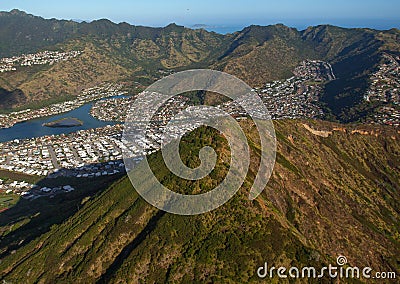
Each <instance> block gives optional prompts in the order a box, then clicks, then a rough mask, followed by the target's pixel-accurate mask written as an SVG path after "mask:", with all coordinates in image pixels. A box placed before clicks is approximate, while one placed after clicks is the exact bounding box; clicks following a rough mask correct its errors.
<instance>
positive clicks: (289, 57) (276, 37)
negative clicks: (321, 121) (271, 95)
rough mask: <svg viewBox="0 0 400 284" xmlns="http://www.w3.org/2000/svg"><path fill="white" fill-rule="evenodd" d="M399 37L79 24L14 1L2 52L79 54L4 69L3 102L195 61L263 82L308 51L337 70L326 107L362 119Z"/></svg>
mask: <svg viewBox="0 0 400 284" xmlns="http://www.w3.org/2000/svg"><path fill="white" fill-rule="evenodd" d="M399 38H400V32H399V30H397V29H392V30H389V31H377V30H371V29H345V28H340V27H335V26H329V25H324V26H316V27H309V28H307V29H306V30H304V31H298V30H296V29H294V28H289V27H286V26H284V25H280V24H279V25H273V26H249V27H247V28H245V29H243V30H242V31H240V32H237V33H234V34H228V35H221V34H217V33H214V32H208V31H205V30H202V29H198V30H192V29H188V28H185V27H182V26H177V25H175V24H170V25H168V26H166V27H163V28H150V27H142V26H132V25H129V24H127V23H120V24H115V23H112V22H111V21H109V20H97V21H93V22H91V23H86V22H83V23H76V22H73V21H59V20H56V19H51V20H47V19H43V18H40V17H35V16H32V15H29V14H26V13H24V12H21V11H18V10H13V11H11V12H1V13H0V57H10V56H14V55H20V54H22V53H35V52H38V51H44V50H56V51H65V52H68V51H72V50H79V51H83V54H81V55H80V56H77V57H76V58H73V59H71V60H68V61H63V62H59V63H57V64H54V65H51V66H49V65H40V66H39V65H38V66H34V67H23V68H18V69H17V71H13V72H5V73H1V74H0V88H1V89H0V90H1V91H0V111H4V110H8V111H10V110H11V109H14V108H21V107H24V106H26V105H29V106H30V107H35V106H40V105H43V104H47V103H48V102H52V101H54V99H57V100H66V99H68V98H71V96H75V95H77V94H79V93H80V92H81V91H82V90H83V89H85V88H88V87H93V86H94V85H96V84H98V83H100V82H124V83H127V82H129V83H133V82H139V83H141V84H142V85H143V86H147V85H149V84H150V83H152V82H153V81H154V80H156V79H159V78H160V77H162V76H164V75H165V74H168V73H169V72H171V70H172V71H180V70H185V69H192V68H212V69H217V70H222V71H225V72H228V73H230V74H233V75H236V76H237V77H239V78H241V79H243V80H244V81H246V82H247V83H248V84H250V85H251V86H253V87H262V86H264V84H265V83H266V82H268V81H271V80H277V79H285V78H289V77H291V76H292V75H293V74H292V72H293V69H294V68H295V67H296V66H297V65H298V64H299V63H300V62H301V61H302V60H305V59H318V60H324V61H328V62H330V63H331V64H332V67H333V71H334V72H335V74H336V79H335V80H333V81H331V82H328V83H327V84H326V86H324V92H323V94H322V96H321V102H322V103H323V104H324V105H325V108H326V110H327V112H329V113H331V114H332V117H333V118H334V119H336V120H339V121H342V122H352V121H358V120H362V119H363V118H365V117H366V116H367V115H368V113H370V112H373V111H374V110H375V106H371V105H369V104H365V102H364V101H363V96H364V95H365V93H366V91H367V89H368V86H369V85H370V83H371V82H370V79H369V78H370V75H371V73H372V72H374V71H375V70H376V69H377V66H378V64H380V63H381V61H382V54H383V53H384V52H386V53H389V54H392V55H399V54H400V44H399ZM127 85H128V86H129V84H127ZM131 91H132V92H133V91H134V89H131Z"/></svg>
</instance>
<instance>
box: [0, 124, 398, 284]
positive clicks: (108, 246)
mask: <svg viewBox="0 0 400 284" xmlns="http://www.w3.org/2000/svg"><path fill="white" fill-rule="evenodd" d="M242 123H243V124H242V125H243V128H244V129H246V133H247V135H248V138H249V139H250V141H251V143H250V145H251V148H252V163H251V167H250V171H249V174H248V179H247V181H246V182H245V183H244V185H243V187H242V189H241V190H240V191H239V193H238V194H237V195H236V196H235V197H234V198H232V200H230V201H229V202H228V203H227V204H225V205H224V206H222V207H220V208H218V209H216V210H214V211H212V212H209V213H206V214H203V215H199V216H188V217H183V216H176V215H171V214H166V213H163V212H160V211H157V210H156V209H155V208H153V207H152V206H150V205H148V204H147V203H145V202H144V201H143V200H142V199H141V198H139V197H138V196H137V194H136V193H135V191H134V189H133V188H132V187H131V185H130V183H129V180H128V179H127V178H124V179H122V180H120V181H118V182H116V183H115V184H114V185H113V186H111V187H110V188H109V189H107V190H106V191H104V192H103V193H101V194H99V195H98V196H96V197H94V198H92V199H91V200H89V201H87V202H86V203H85V205H84V206H83V208H81V209H80V210H79V211H78V212H77V213H76V214H75V215H74V216H72V217H71V218H69V219H68V220H67V221H65V222H64V223H63V224H61V225H56V226H53V227H52V229H51V230H50V231H49V232H48V233H45V234H43V235H42V236H40V237H39V238H37V239H36V240H34V241H32V242H30V243H28V244H22V245H20V248H19V249H17V250H16V252H15V253H13V254H9V255H8V256H7V257H5V258H4V259H3V260H2V262H1V263H0V268H1V270H0V271H1V274H0V275H1V278H2V279H3V280H5V281H7V282H21V281H22V282H28V283H31V282H39V283H54V282H56V281H59V282H65V283H67V282H85V283H90V282H94V281H98V283H105V282H111V283H121V282H125V281H126V280H127V279H132V281H133V282H137V283H143V282H150V283H153V282H156V283H160V282H166V281H173V282H179V283H188V282H200V281H205V280H207V281H217V282H240V283H249V282H258V281H259V279H258V278H257V275H256V269H257V267H259V266H260V265H262V264H263V263H264V262H265V261H268V263H269V264H271V265H272V264H274V265H275V266H278V265H284V266H287V267H289V266H298V267H301V266H311V265H313V266H316V267H321V266H323V265H328V264H329V263H330V264H335V262H336V257H337V256H338V255H339V254H342V255H345V256H346V257H347V258H348V260H349V263H350V264H351V265H358V266H360V267H364V266H371V267H373V269H374V271H379V270H380V271H397V272H398V271H399V268H400V267H399V259H398V255H399V253H400V239H399V230H400V227H399V218H400V208H399V204H400V203H399V201H400V195H399V189H400V188H399V184H400V167H399V164H398V160H399V158H400V144H399V139H400V133H399V132H396V131H394V130H393V129H391V128H385V127H364V126H358V127H350V126H346V128H347V129H346V128H345V127H344V126H342V125H337V124H332V123H326V122H317V121H279V122H276V123H275V126H276V132H277V137H278V154H277V163H276V166H275V169H274V173H273V176H272V178H271V180H270V182H269V183H268V186H267V187H266V189H265V190H264V192H263V193H262V195H261V196H260V197H259V198H257V199H256V200H255V201H249V200H248V198H247V193H248V190H249V188H250V185H251V180H252V178H254V176H255V173H256V171H257V164H258V162H257V161H258V160H259V156H258V154H257V153H258V152H259V150H258V149H259V146H258V145H259V143H258V139H257V135H256V133H255V130H254V127H253V126H252V124H251V123H249V122H248V121H244V122H242ZM184 141H186V142H184V143H183V144H182V145H183V147H182V148H181V156H182V159H183V161H184V162H185V163H186V164H188V165H190V166H192V167H194V166H196V165H197V164H198V162H199V160H198V158H197V154H198V150H199V149H200V148H201V147H202V146H205V145H209V146H212V147H213V148H215V149H216V150H217V153H218V161H219V162H218V166H217V168H216V169H215V170H214V171H213V173H211V175H210V176H209V177H206V178H204V179H202V180H201V181H197V182H188V181H182V180H180V179H178V178H176V177H174V176H173V175H171V174H170V173H169V172H168V171H167V170H166V168H165V165H163V163H162V162H160V161H161V158H162V157H161V155H160V153H156V154H153V155H152V156H151V157H150V164H151V165H152V167H153V171H154V172H155V173H156V175H157V177H158V178H159V180H160V181H162V182H163V183H164V184H165V185H167V186H168V187H169V188H171V189H172V190H180V191H182V190H184V191H185V192H199V190H200V191H203V190H209V189H211V188H213V187H214V186H215V185H216V184H218V183H219V182H220V181H221V180H222V179H223V178H224V174H225V173H226V171H227V169H228V166H229V165H227V164H226V163H225V162H224V161H226V159H227V158H228V157H229V154H228V152H227V150H228V149H227V144H226V141H225V140H224V139H223V138H222V137H221V136H219V135H218V134H217V133H216V132H215V131H213V130H210V129H208V128H201V129H199V130H196V131H195V132H194V133H192V134H190V135H189V136H187V137H186V138H185V140H184ZM18 241H19V240H18V239H15V240H14V242H15V243H18ZM278 280H279V279H274V281H276V282H278ZM325 280H326V282H329V280H327V279H325ZM325 280H324V281H325ZM303 282H304V283H309V282H308V280H307V279H304V281H303ZM316 282H317V280H316V281H315V283H316Z"/></svg>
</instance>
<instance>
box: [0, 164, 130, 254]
mask: <svg viewBox="0 0 400 284" xmlns="http://www.w3.org/2000/svg"><path fill="white" fill-rule="evenodd" d="M96 165H97V166H99V165H101V164H96ZM96 165H86V166H85V167H89V166H90V167H92V166H96ZM103 165H104V164H103ZM82 168H83V167H82ZM82 168H81V169H61V170H60V171H59V172H58V173H57V175H56V176H54V175H51V176H48V177H46V178H44V179H42V180H40V181H39V182H37V183H36V185H37V189H35V190H31V192H36V194H35V198H31V199H26V198H20V200H19V201H18V202H17V204H15V205H14V206H13V207H11V208H9V209H7V210H5V211H3V212H1V213H0V235H1V237H0V259H1V258H3V257H5V256H7V255H9V254H11V253H13V251H14V250H17V249H19V248H20V247H23V246H25V245H26V244H28V243H29V242H30V241H32V240H34V239H35V238H37V237H38V236H40V235H42V234H44V233H46V232H48V231H49V230H50V228H51V226H53V225H55V224H61V223H62V222H64V221H65V220H67V219H68V218H69V217H71V216H72V215H74V214H75V213H76V212H77V211H78V210H79V209H80V208H81V207H82V206H83V204H84V203H85V202H86V201H88V200H89V199H90V198H91V197H92V196H94V195H96V194H98V193H100V192H102V191H104V190H105V189H107V188H108V187H109V186H110V185H111V184H112V183H114V182H115V181H116V180H118V179H120V178H121V177H123V176H124V173H116V174H113V175H99V176H96V175H94V176H93V177H80V178H77V177H73V176H67V177H64V176H61V174H62V173H75V174H76V172H77V171H79V170H82ZM65 185H70V186H71V187H73V188H74V189H75V190H73V191H71V192H66V191H64V190H63V189H62V186H65ZM60 186H61V188H60ZM45 187H47V188H53V189H55V190H53V191H51V192H48V193H45V192H42V191H40V190H39V189H40V188H45ZM37 196H40V197H37Z"/></svg>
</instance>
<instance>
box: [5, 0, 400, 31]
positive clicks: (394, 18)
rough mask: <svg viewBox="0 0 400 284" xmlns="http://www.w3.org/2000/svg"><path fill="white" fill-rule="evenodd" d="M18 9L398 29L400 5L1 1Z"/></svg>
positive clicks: (132, 18)
mask: <svg viewBox="0 0 400 284" xmlns="http://www.w3.org/2000/svg"><path fill="white" fill-rule="evenodd" d="M15 8H16V9H19V10H22V11H25V12H28V13H30V14H34V15H37V16H42V17H44V18H57V19H76V20H86V21H91V20H95V19H102V18H107V19H110V20H112V21H113V22H116V23H119V22H128V23H130V24H135V25H146V26H165V25H167V24H169V23H177V24H180V25H185V26H192V25H195V24H205V25H210V26H216V27H244V26H247V25H250V24H259V25H268V24H276V23H283V24H286V25H288V26H292V27H296V28H299V29H303V28H306V27H307V26H310V25H317V24H333V25H339V26H344V27H370V28H377V29H388V28H392V27H396V28H400V16H399V15H400V1H399V0H380V1H377V0H335V1H329V0H328V1H326V0H274V1H266V0H196V1H194V0H181V1H178V0H113V1H110V0H108V1H106V0H69V1H54V0H0V10H2V11H10V10H12V9H15Z"/></svg>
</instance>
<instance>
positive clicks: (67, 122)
mask: <svg viewBox="0 0 400 284" xmlns="http://www.w3.org/2000/svg"><path fill="white" fill-rule="evenodd" d="M82 125H83V121H81V120H79V119H77V118H74V117H66V118H61V119H58V120H56V121H52V122H48V123H43V126H46V127H75V126H82Z"/></svg>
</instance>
